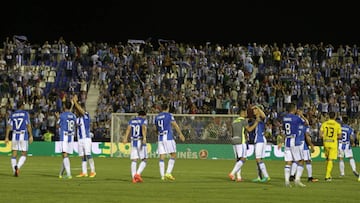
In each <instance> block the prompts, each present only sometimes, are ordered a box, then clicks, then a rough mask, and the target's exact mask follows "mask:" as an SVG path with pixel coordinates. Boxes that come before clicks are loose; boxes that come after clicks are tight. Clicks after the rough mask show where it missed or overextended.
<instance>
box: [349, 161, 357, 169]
mask: <svg viewBox="0 0 360 203" xmlns="http://www.w3.org/2000/svg"><path fill="white" fill-rule="evenodd" d="M349 163H350V166H351V169H352V171H355V172H356V164H355V160H354V158H350V160H349Z"/></svg>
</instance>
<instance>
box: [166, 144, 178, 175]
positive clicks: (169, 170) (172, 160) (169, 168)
mask: <svg viewBox="0 0 360 203" xmlns="http://www.w3.org/2000/svg"><path fill="white" fill-rule="evenodd" d="M164 144H165V147H166V149H167V153H169V154H170V158H169V161H168V164H167V168H166V173H165V178H166V179H168V180H175V178H174V177H173V176H172V171H173V168H174V165H175V160H176V143H175V141H174V140H168V141H164Z"/></svg>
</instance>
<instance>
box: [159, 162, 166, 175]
mask: <svg viewBox="0 0 360 203" xmlns="http://www.w3.org/2000/svg"><path fill="white" fill-rule="evenodd" d="M159 168H160V176H161V177H164V176H165V163H164V160H160V161H159Z"/></svg>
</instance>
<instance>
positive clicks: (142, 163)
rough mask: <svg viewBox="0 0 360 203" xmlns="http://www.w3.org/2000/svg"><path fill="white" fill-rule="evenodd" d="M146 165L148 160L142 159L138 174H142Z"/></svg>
mask: <svg viewBox="0 0 360 203" xmlns="http://www.w3.org/2000/svg"><path fill="white" fill-rule="evenodd" d="M145 167H146V161H141V162H140V165H139V168H138V170H137V174H141V173H142V172H143V170H144V168H145Z"/></svg>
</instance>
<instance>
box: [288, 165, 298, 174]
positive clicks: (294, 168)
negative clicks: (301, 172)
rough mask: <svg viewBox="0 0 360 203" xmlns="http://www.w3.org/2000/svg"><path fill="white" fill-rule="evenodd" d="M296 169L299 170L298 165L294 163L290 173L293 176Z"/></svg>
mask: <svg viewBox="0 0 360 203" xmlns="http://www.w3.org/2000/svg"><path fill="white" fill-rule="evenodd" d="M296 168H297V163H296V162H293V163H292V165H291V171H290V175H291V176H295V173H296V170H297V169H296Z"/></svg>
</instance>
